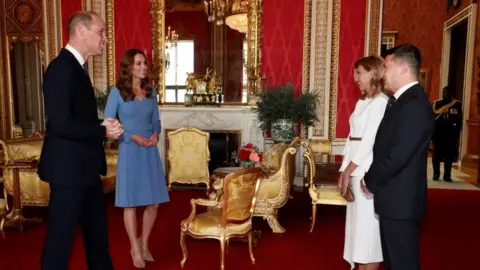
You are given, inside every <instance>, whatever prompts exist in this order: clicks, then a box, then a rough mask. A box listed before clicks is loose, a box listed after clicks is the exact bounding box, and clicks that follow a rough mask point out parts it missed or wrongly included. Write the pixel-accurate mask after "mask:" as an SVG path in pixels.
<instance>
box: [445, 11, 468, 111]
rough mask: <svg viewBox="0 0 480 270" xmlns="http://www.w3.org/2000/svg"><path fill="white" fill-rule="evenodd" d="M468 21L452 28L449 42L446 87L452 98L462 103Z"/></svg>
mask: <svg viewBox="0 0 480 270" xmlns="http://www.w3.org/2000/svg"><path fill="white" fill-rule="evenodd" d="M467 30H468V20H463V21H462V22H461V23H459V24H457V25H455V26H454V27H453V28H452V30H451V31H452V32H451V35H452V40H451V41H450V59H449V62H450V64H449V67H448V86H449V89H450V91H451V94H452V96H453V98H455V99H457V100H459V101H461V102H462V104H463V103H464V100H463V89H464V86H465V84H464V83H465V82H464V80H465V60H466V55H467V34H468V31H467Z"/></svg>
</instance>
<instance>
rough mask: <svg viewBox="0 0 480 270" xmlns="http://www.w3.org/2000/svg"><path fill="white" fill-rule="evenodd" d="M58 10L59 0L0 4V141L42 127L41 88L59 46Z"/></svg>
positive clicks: (24, 134) (15, 1)
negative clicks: (45, 71)
mask: <svg viewBox="0 0 480 270" xmlns="http://www.w3.org/2000/svg"><path fill="white" fill-rule="evenodd" d="M42 3H43V4H42ZM47 3H48V5H47ZM59 7H60V1H59V0H48V1H44V2H41V1H38V0H22V1H20V0H11V1H6V2H5V1H2V2H0V14H2V16H0V41H1V44H0V52H1V54H2V57H1V58H0V96H1V97H2V98H3V100H2V102H1V106H0V116H1V117H0V118H1V125H0V137H1V138H13V137H14V136H16V135H15V134H17V133H18V130H20V131H21V132H20V133H22V134H21V135H22V136H29V135H31V134H32V133H34V131H36V130H43V129H44V128H45V120H44V119H45V112H44V109H43V96H42V89H41V86H42V79H43V72H44V69H45V67H46V66H47V64H48V63H49V62H50V60H51V59H53V58H54V57H55V56H56V55H57V53H58V51H59V49H60V48H61V45H62V44H61V32H60V28H59V27H60V22H59V21H60V20H61V19H60V18H61V16H60V8H59Z"/></svg>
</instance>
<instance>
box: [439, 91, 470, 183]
mask: <svg viewBox="0 0 480 270" xmlns="http://www.w3.org/2000/svg"><path fill="white" fill-rule="evenodd" d="M432 107H433V113H434V114H435V131H434V132H433V137H432V142H433V159H432V163H433V180H434V181H438V179H439V178H440V162H442V161H443V166H444V167H443V168H444V170H443V180H444V181H445V182H452V163H453V161H456V160H458V147H459V142H460V131H461V130H462V121H463V117H462V103H461V102H460V101H458V100H456V99H454V98H453V97H452V95H451V94H450V91H449V89H448V86H446V87H444V88H443V91H442V99H440V100H436V101H434V102H433V104H432Z"/></svg>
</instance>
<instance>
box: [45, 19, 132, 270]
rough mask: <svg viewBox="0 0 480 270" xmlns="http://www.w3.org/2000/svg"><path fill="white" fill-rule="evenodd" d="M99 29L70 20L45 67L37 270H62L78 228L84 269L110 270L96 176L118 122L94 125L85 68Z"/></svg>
mask: <svg viewBox="0 0 480 270" xmlns="http://www.w3.org/2000/svg"><path fill="white" fill-rule="evenodd" d="M105 31H106V30H105V23H104V22H103V21H102V19H101V18H100V17H99V16H98V15H96V14H95V13H92V12H79V13H76V14H74V15H73V16H72V17H71V18H70V20H69V22H68V32H69V41H68V44H67V46H66V47H65V48H64V49H62V50H61V52H60V54H59V55H58V56H57V57H56V58H55V59H54V60H53V61H52V62H51V63H50V64H49V65H48V67H47V71H46V73H45V75H44V82H43V95H44V100H45V109H46V115H47V125H46V126H47V128H46V135H45V140H44V143H43V148H42V153H41V156H40V164H39V169H38V174H39V176H40V178H41V179H42V180H43V181H46V182H48V183H49V185H50V202H49V220H48V229H47V235H46V240H45V245H44V248H43V254H42V262H41V265H42V269H43V270H57V269H58V270H66V269H68V263H69V257H70V252H71V249H72V244H73V239H74V235H75V231H76V227H77V223H78V222H80V225H81V228H82V234H83V237H84V243H85V250H86V255H87V264H88V268H89V269H98V270H108V269H113V265H112V260H111V258H110V253H109V247H108V230H107V216H106V211H105V205H104V198H103V189H102V183H101V181H100V175H105V174H106V161H105V152H104V147H103V141H104V140H105V138H110V139H116V138H118V136H120V134H121V133H122V132H123V129H122V127H121V125H120V124H119V123H118V121H116V120H113V119H108V120H105V121H103V123H102V122H101V121H100V120H99V119H98V116H97V107H96V101H95V95H94V90H93V86H92V83H91V81H90V77H89V75H88V70H87V69H86V67H85V62H86V61H87V60H88V58H89V57H90V56H93V55H101V54H102V53H103V50H104V46H105V43H106V35H105Z"/></svg>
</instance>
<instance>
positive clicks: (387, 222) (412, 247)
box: [380, 217, 421, 270]
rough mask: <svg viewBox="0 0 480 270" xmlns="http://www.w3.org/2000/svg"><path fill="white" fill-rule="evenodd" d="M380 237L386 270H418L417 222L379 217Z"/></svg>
mask: <svg viewBox="0 0 480 270" xmlns="http://www.w3.org/2000/svg"><path fill="white" fill-rule="evenodd" d="M380 236H381V241H382V253H383V262H384V265H385V269H386V270H420V269H421V268H420V258H419V248H418V247H419V244H418V222H417V221H415V220H409V219H391V218H383V217H380Z"/></svg>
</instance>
